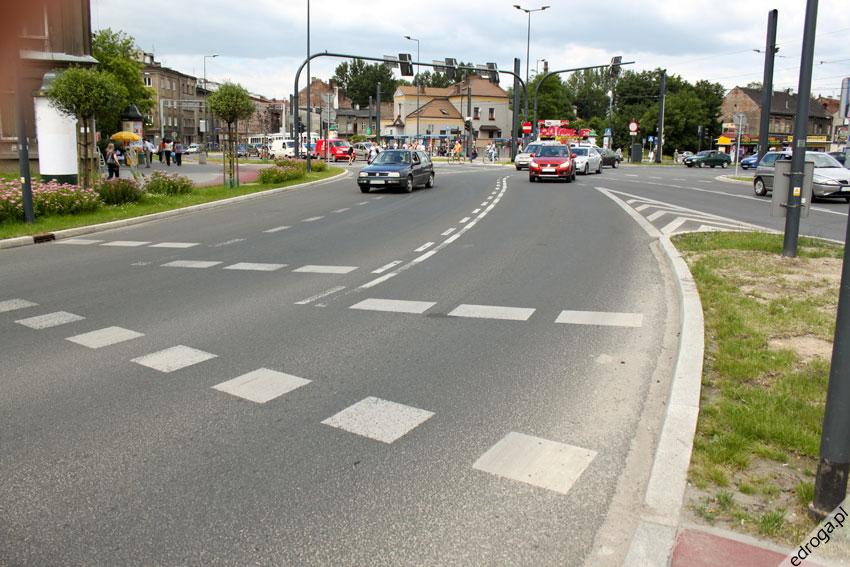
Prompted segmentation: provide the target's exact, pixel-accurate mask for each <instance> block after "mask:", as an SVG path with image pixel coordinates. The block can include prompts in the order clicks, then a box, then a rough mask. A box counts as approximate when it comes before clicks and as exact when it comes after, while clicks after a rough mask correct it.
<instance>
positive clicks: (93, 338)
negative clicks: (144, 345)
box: [65, 327, 145, 348]
mask: <svg viewBox="0 0 850 567" xmlns="http://www.w3.org/2000/svg"><path fill="white" fill-rule="evenodd" d="M144 336H145V334H144V333H137V332H136V331H131V330H130V329H124V328H122V327H106V328H104V329H98V330H97V331H91V332H89V333H83V334H81V335H74V336H73V337H68V338H67V339H65V340H66V341H71V342H72V343H76V344H78V345H82V346H84V347H88V348H102V347H105V346H110V345H114V344H117V343H123V342H124V341H130V340H133V339H138V338H139V337H144Z"/></svg>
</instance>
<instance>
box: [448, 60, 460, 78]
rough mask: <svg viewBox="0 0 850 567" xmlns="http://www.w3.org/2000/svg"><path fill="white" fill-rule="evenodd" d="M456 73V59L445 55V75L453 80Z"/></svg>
mask: <svg viewBox="0 0 850 567" xmlns="http://www.w3.org/2000/svg"><path fill="white" fill-rule="evenodd" d="M456 73H457V60H456V59H451V58H449V57H446V77H448V79H449V80H450V81H454V80H455V74H456Z"/></svg>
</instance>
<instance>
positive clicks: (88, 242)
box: [59, 238, 103, 246]
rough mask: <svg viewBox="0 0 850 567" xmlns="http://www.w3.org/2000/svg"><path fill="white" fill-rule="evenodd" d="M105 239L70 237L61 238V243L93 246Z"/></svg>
mask: <svg viewBox="0 0 850 567" xmlns="http://www.w3.org/2000/svg"><path fill="white" fill-rule="evenodd" d="M101 242H103V240H95V239H93V238H69V239H68V240H60V241H59V244H72V245H76V246H91V245H92V244H100V243H101Z"/></svg>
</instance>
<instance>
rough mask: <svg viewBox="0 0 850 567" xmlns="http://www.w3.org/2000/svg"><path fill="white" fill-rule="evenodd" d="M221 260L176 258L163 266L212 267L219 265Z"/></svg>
mask: <svg viewBox="0 0 850 567" xmlns="http://www.w3.org/2000/svg"><path fill="white" fill-rule="evenodd" d="M219 264H221V262H209V261H203V260H174V261H173V262H168V263H167V264H163V265H162V267H163V268H198V269H203V268H212V267H213V266H218V265H219Z"/></svg>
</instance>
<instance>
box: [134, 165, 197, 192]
mask: <svg viewBox="0 0 850 567" xmlns="http://www.w3.org/2000/svg"><path fill="white" fill-rule="evenodd" d="M194 188H195V185H194V184H193V183H192V181H191V180H189V178H188V177H183V176H181V175H176V174H174V175H169V174H167V173H163V172H161V171H155V172H154V173H153V175H151V177H150V179H148V182H147V184H146V185H145V189H147V190H148V191H150V192H151V193H159V194H163V195H182V194H185V193H191V192H192V190H193V189H194Z"/></svg>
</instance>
